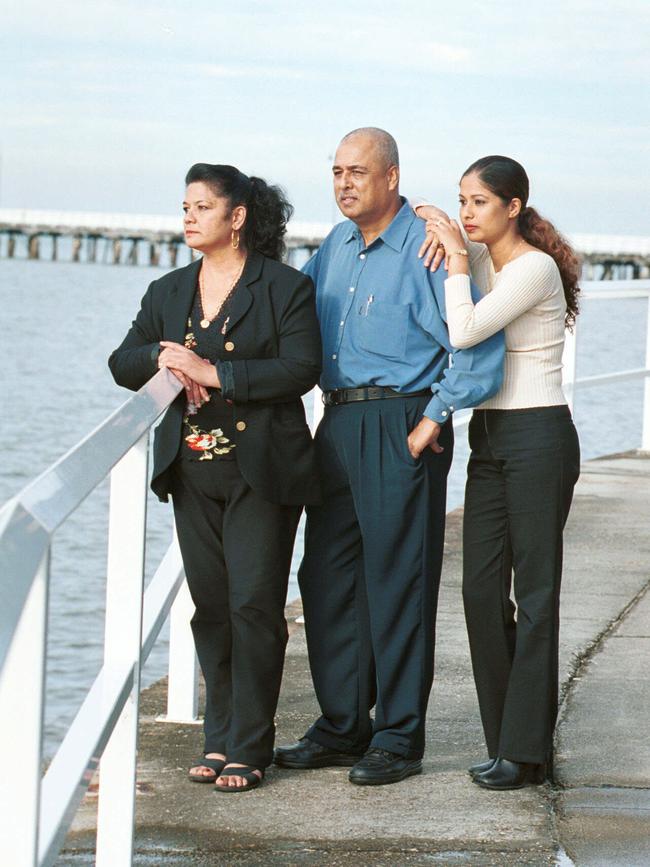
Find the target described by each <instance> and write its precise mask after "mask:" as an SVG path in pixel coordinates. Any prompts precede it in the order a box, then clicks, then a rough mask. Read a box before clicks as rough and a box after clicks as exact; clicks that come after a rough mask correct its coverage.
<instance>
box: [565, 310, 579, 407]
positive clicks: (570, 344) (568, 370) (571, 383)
mask: <svg viewBox="0 0 650 867" xmlns="http://www.w3.org/2000/svg"><path fill="white" fill-rule="evenodd" d="M577 351H578V323H577V322H576V323H575V324H574V326H573V331H565V333H564V352H563V353H562V388H563V389H564V394H565V396H566V399H567V403H568V404H569V409H570V410H571V412H573V408H574V404H575V381H576V367H577V360H578V354H577Z"/></svg>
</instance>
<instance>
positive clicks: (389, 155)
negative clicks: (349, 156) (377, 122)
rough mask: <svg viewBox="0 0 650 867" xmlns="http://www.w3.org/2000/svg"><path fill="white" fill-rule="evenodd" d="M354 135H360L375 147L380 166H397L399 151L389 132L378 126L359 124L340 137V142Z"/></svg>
mask: <svg viewBox="0 0 650 867" xmlns="http://www.w3.org/2000/svg"><path fill="white" fill-rule="evenodd" d="M356 136H362V137H363V138H366V139H369V140H370V141H371V142H372V144H373V146H374V148H375V149H376V153H377V156H378V157H379V158H380V160H381V162H382V167H384V168H389V167H390V166H397V167H399V151H398V150H397V142H396V141H395V139H394V138H393V137H392V135H391V134H390V133H389V132H386V130H385V129H380V128H379V127H378V126H360V127H359V128H358V129H353V130H352V131H351V132H349V133H347V135H344V136H343V138H342V139H341V144H343V142H346V141H348V140H349V139H352V138H355V137H356Z"/></svg>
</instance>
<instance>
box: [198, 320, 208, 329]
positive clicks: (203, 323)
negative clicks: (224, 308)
mask: <svg viewBox="0 0 650 867" xmlns="http://www.w3.org/2000/svg"><path fill="white" fill-rule="evenodd" d="M199 324H200V325H201V328H208V326H209V325H210V320H209V319H202V320H201V322H200V323H199Z"/></svg>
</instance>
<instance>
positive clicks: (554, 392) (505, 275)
mask: <svg viewBox="0 0 650 867" xmlns="http://www.w3.org/2000/svg"><path fill="white" fill-rule="evenodd" d="M467 247H468V251H469V264H470V270H471V272H472V277H473V279H474V282H475V283H476V284H477V286H478V287H479V289H480V291H481V294H482V296H483V297H482V298H481V300H480V301H478V302H477V303H476V304H474V302H473V301H472V296H471V292H470V284H469V278H468V277H467V276H466V275H464V274H456V275H455V276H453V277H448V278H447V280H446V281H445V303H446V307H447V322H448V325H449V336H450V338H451V343H452V345H453V346H456V347H458V348H459V349H464V348H467V347H469V346H474V345H475V344H477V343H480V342H481V340H485V339H486V338H487V337H490V335H492V334H494V333H495V332H497V331H499V330H501V329H502V328H503V329H505V341H506V359H505V370H504V378H503V385H502V386H501V389H500V390H499V391H498V392H497V393H496V394H495V395H494V397H492V398H490V399H489V400H486V401H485V403H482V404H481V409H522V408H525V407H530V406H557V405H558V404H565V403H566V398H565V396H564V392H563V391H562V350H563V348H564V316H565V314H566V302H565V299H564V290H563V288H562V280H561V277H560V272H559V270H558V267H557V265H556V264H555V262H554V260H553V259H552V258H551V257H550V256H549V255H547V254H546V253H542V252H541V251H530V252H528V253H524V254H523V255H522V256H519V257H518V258H517V259H514V260H513V261H512V262H509V263H508V264H507V265H504V267H503V269H502V270H501V271H500V272H499V273H498V274H497V273H495V271H494V266H493V265H492V259H491V258H490V255H489V252H488V249H487V247H486V246H485V245H484V244H476V243H473V242H470V243H468V245H467Z"/></svg>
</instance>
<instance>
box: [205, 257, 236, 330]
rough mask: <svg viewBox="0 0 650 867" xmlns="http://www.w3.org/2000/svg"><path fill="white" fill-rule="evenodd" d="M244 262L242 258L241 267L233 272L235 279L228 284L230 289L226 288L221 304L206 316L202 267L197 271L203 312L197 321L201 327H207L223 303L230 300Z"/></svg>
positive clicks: (223, 305) (219, 311) (218, 312)
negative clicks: (210, 314)
mask: <svg viewBox="0 0 650 867" xmlns="http://www.w3.org/2000/svg"><path fill="white" fill-rule="evenodd" d="M245 264H246V260H244V261H243V262H242V263H241V268H240V269H239V271H238V272H237V273H236V274H235V279H234V280H233V281H232V283H231V284H230V289H229V290H228V292H227V293H226V296H225V298H224V299H223V301H222V302H221V304H220V305H219V307H218V308H217V310H216V311H215V312H214V313H213V314H212V316H206V314H205V304H204V303H203V269H201V270H200V271H199V301H200V303H201V313H202V314H203V318H202V319H201V321H200V322H199V325H200V326H201V328H208V327H209V326H210V323H212V322H214V320H215V319H216V318H217V316H218V315H219V314H220V313H221V311H222V310H223V308H224V307H225V305H226V304H227V303H228V301H229V300H230V296H231V295H232V294H233V292H234V291H235V287H236V286H237V283H238V282H239V278H240V277H241V275H242V271H243V270H244V265H245Z"/></svg>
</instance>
